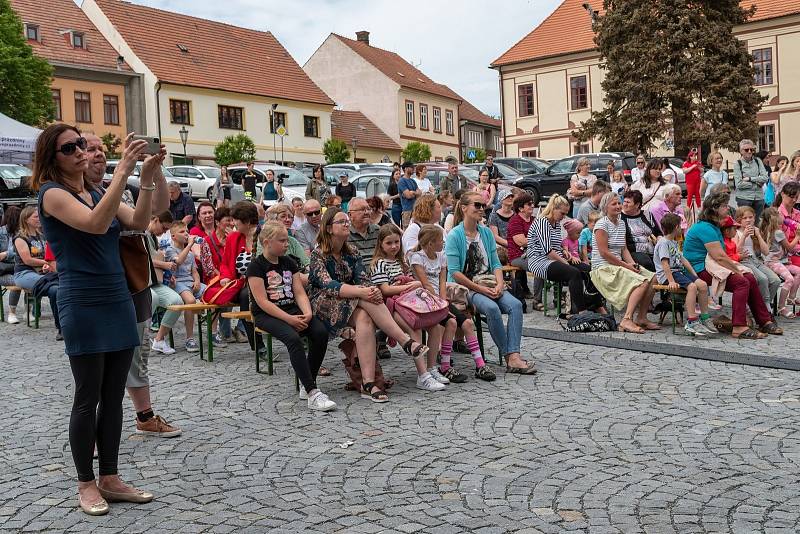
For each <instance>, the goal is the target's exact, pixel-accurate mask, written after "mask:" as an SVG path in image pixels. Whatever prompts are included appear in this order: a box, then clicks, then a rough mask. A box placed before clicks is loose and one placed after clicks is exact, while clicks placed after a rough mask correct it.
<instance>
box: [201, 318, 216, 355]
mask: <svg viewBox="0 0 800 534" xmlns="http://www.w3.org/2000/svg"><path fill="white" fill-rule="evenodd" d="M205 320H206V335H207V336H208V339H207V341H208V343H207V344H208V361H209V362H213V361H214V333H213V332H212V331H211V328H212V325H213V323H214V313H213V312H212V310H208V311H207V312H206V316H205ZM197 324H200V318H199V317H198V323H197ZM202 336H203V334H202V333H201V334H200V337H201V338H202ZM200 343H202V341H201V342H200Z"/></svg>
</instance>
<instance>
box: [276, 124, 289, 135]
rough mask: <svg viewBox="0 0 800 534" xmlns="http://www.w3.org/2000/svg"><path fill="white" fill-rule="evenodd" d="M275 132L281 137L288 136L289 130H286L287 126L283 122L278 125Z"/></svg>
mask: <svg viewBox="0 0 800 534" xmlns="http://www.w3.org/2000/svg"><path fill="white" fill-rule="evenodd" d="M275 133H276V134H278V135H280V136H281V137H286V134H287V133H288V132H287V131H286V127H285V126H283V125H282V124H281V125H280V126H278V129H277V130H275Z"/></svg>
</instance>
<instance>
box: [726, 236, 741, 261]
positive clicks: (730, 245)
mask: <svg viewBox="0 0 800 534" xmlns="http://www.w3.org/2000/svg"><path fill="white" fill-rule="evenodd" d="M724 241H725V254H727V255H728V257H729V258H730V259H732V260H733V261H739V260H740V259H741V256H740V255H739V250H738V249H737V248H736V241H734V240H733V239H728V238H727V237H726V238H724Z"/></svg>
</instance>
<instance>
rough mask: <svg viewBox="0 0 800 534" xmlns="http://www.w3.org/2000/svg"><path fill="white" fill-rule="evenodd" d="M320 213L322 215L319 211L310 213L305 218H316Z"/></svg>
mask: <svg viewBox="0 0 800 534" xmlns="http://www.w3.org/2000/svg"><path fill="white" fill-rule="evenodd" d="M320 213H322V211H321V210H317V211H310V212H308V213H306V217H316V216H317V215H319V214H320Z"/></svg>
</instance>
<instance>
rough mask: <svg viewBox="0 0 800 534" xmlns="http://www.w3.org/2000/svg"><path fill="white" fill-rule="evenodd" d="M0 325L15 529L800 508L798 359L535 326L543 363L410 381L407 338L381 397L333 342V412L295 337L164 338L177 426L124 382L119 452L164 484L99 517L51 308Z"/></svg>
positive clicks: (380, 526) (606, 518) (534, 347)
mask: <svg viewBox="0 0 800 534" xmlns="http://www.w3.org/2000/svg"><path fill="white" fill-rule="evenodd" d="M178 330H179V331H182V327H181V326H179V328H178ZM0 331H2V333H1V334H0V335H2V336H3V340H4V344H3V357H4V365H3V367H2V369H0V377H1V378H2V383H3V384H4V387H3V388H2V389H1V390H0V402H2V406H4V407H5V409H6V414H5V417H3V418H2V420H1V421H2V422H0V531H2V532H33V531H47V532H103V533H112V532H131V533H135V532H213V533H216V532H309V533H317V532H320V533H333V532H348V533H349V532H353V533H355V532H358V533H363V532H432V533H451V532H452V533H458V532H480V533H495V532H497V533H501V532H519V533H535V532H592V533H595V532H597V533H606V532H608V533H629V532H643V533H670V532H677V533H686V532H741V533H751V532H787V533H789V532H797V531H798V530H800V511H798V501H799V500H800V499H798V492H797V489H796V488H797V482H798V479H800V469H798V462H800V432H799V430H800V428H799V427H800V425H799V424H798V411H800V387H798V385H797V377H798V375H797V374H796V373H795V372H793V371H784V370H775V369H764V368H760V367H753V366H741V365H731V364H724V363H718V362H709V361H703V360H697V359H690V358H678V357H673V356H666V355H662V354H651V353H644V352H637V351H631V350H623V349H612V348H604V347H593V346H590V345H582V344H576V343H564V342H557V341H549V340H541V339H535V338H524V340H523V342H524V343H523V347H524V352H525V353H526V355H527V357H529V358H534V359H535V360H536V362H537V367H538V368H539V374H538V375H536V376H533V377H527V376H519V375H505V374H504V373H503V372H502V369H500V368H498V367H497V366H496V363H494V362H496V361H497V357H496V354H494V353H492V355H491V356H489V357H488V358H487V359H488V360H489V361H491V362H493V363H492V365H494V366H495V370H496V371H497V372H498V379H497V381H496V382H493V383H486V382H481V381H476V380H474V379H473V378H472V376H471V373H470V380H469V381H468V382H467V383H465V384H454V385H451V386H448V389H447V390H446V391H444V392H441V393H438V394H431V393H424V392H422V391H420V390H417V389H415V388H414V387H413V386H414V379H415V377H414V374H415V373H414V371H413V366H412V364H411V362H410V361H408V359H407V357H405V356H404V355H402V354H401V353H400V351H399V350H394V352H393V358H392V359H391V360H389V361H387V362H385V365H384V369H385V371H386V373H387V374H388V375H389V376H391V377H393V378H395V379H396V380H397V381H398V384H397V385H396V386H395V387H394V388H392V390H391V392H390V393H391V399H392V400H391V402H390V403H388V404H383V405H378V404H372V403H370V402H368V401H365V400H361V399H360V398H359V397H358V395H356V394H355V393H353V392H346V391H344V390H343V384H344V382H345V378H344V377H345V375H344V369H343V367H342V365H341V362H340V361H339V358H340V354H339V353H338V351H335V350H332V351H330V353H329V356H328V358H327V359H326V363H327V364H328V365H329V366H330V367H331V368H332V371H333V376H332V377H330V378H322V379H321V380H320V386H321V387H322V388H323V390H324V391H326V392H327V393H329V395H330V396H331V398H332V399H333V400H334V401H335V402H337V403H338V404H339V409H338V410H337V411H335V412H332V413H328V414H320V413H311V412H309V410H308V409H307V407H306V406H305V403H304V402H303V401H299V400H298V399H297V397H296V393H295V391H294V384H293V376H292V375H291V373H290V372H289V364H288V357H287V355H286V353H285V350H284V349H283V348H282V347H280V345H279V344H276V348H277V352H278V353H279V354H280V355H281V359H280V361H278V362H277V363H276V375H275V376H272V377H267V376H262V375H257V374H255V372H254V363H253V360H252V356H251V355H250V353H249V352H248V351H247V350H246V349H245V346H244V345H231V346H229V347H228V348H226V349H222V350H219V351H218V352H217V354H216V358H215V361H214V363H212V364H209V363H206V362H202V361H200V359H199V358H198V357H197V355H189V354H187V353H185V352H183V351H180V352H178V353H176V354H175V355H172V356H162V355H153V356H152V357H151V366H150V367H151V373H152V386H153V402H154V406H155V408H156V411H157V413H160V414H161V415H163V416H165V417H166V418H167V419H168V420H169V421H171V422H174V423H176V424H178V425H180V426H181V427H182V428H183V430H184V433H183V436H181V437H179V438H175V439H158V438H150V437H148V438H142V437H141V436H137V435H136V434H135V433H134V424H133V418H134V414H133V411H132V408H131V404H130V401H129V400H128V399H127V398H126V400H125V404H124V409H125V424H124V428H123V433H122V446H121V450H120V469H121V474H122V476H123V478H124V479H125V480H126V481H129V482H132V483H134V484H135V485H137V486H140V487H142V488H143V489H146V490H148V491H152V492H153V493H155V494H156V500H155V501H153V502H152V503H150V504H147V505H138V506H137V505H132V504H112V507H111V513H110V514H108V515H107V516H104V517H99V518H90V517H88V516H86V515H84V514H83V513H81V512H80V511H79V509H78V507H77V498H76V482H75V471H74V467H73V464H72V459H71V456H70V453H69V444H68V436H67V426H68V419H69V411H70V404H71V400H72V378H71V375H70V372H69V367H68V364H67V360H66V356H64V354H63V352H62V350H61V349H60V347H59V343H56V342H55V340H54V338H55V332H54V329H53V328H52V321H51V319H50V318H49V315H46V316H45V319H44V320H43V322H42V328H41V329H40V330H33V329H28V328H26V327H25V326H24V324H22V325H16V326H9V325H6V324H3V325H0ZM175 341H176V346H181V345H182V341H183V339H182V335H180V334H178V335H176V340H175ZM488 342H489V339H488V336H487V343H488ZM790 342H791V343H796V338H795V339H793V340H788V339H787V341H786V345H785V346H784V350H786V349H787V348H788V346H789V343H790ZM456 362H457V363H458V364H459V365H460V366H461V367H463V368H465V370H467V371H468V370H469V368H468V366H467V365H466V364H467V357H466V356H464V355H456ZM347 442H352V445H349V446H347V447H346V448H344V447H343V446H342V444H344V443H347Z"/></svg>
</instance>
